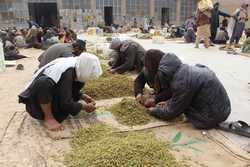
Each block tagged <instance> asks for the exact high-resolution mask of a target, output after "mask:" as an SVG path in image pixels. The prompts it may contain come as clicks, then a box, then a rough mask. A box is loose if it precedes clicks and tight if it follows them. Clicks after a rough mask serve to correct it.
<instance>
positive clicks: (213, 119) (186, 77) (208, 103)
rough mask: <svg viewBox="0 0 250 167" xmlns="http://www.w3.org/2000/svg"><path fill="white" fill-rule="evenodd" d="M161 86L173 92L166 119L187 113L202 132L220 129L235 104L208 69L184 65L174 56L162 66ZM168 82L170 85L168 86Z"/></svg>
mask: <svg viewBox="0 0 250 167" xmlns="http://www.w3.org/2000/svg"><path fill="white" fill-rule="evenodd" d="M159 74H160V75H161V76H162V78H163V79H162V80H161V85H162V86H166V85H169V86H168V87H169V88H170V89H171V91H172V92H173V96H172V98H171V99H170V100H169V102H168V105H167V107H166V108H165V109H164V111H158V112H157V111H156V113H155V115H156V116H157V115H164V116H163V119H167V120H169V119H173V118H175V117H177V116H178V115H180V114H182V113H184V114H185V115H186V117H187V118H188V120H189V121H190V122H191V123H192V124H193V125H194V126H195V127H196V128H199V129H209V128H214V127H216V126H217V125H218V124H219V123H221V122H223V121H225V120H226V119H227V117H228V116H229V114H230V112H231V104H230V100H229V97H228V95H227V93H226V90H225V88H224V87H223V85H222V84H221V82H220V81H219V79H218V78H217V77H216V75H215V73H214V72H212V71H211V70H210V69H209V68H208V67H205V66H203V65H196V66H189V65H186V64H182V62H181V61H180V60H179V59H178V57H177V56H175V55H174V54H168V55H167V56H165V57H163V58H162V60H161V63H160V66H159ZM164 83H166V84H164Z"/></svg>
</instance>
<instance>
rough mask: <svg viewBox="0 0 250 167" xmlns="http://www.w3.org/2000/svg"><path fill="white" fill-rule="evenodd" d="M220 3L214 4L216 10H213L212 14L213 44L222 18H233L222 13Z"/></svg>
mask: <svg viewBox="0 0 250 167" xmlns="http://www.w3.org/2000/svg"><path fill="white" fill-rule="evenodd" d="M219 7H220V3H219V2H216V3H215V4H214V8H213V9H212V11H211V13H212V16H211V38H210V39H211V42H213V43H214V40H215V37H216V35H217V30H218V28H219V26H220V16H224V17H231V16H230V15H229V14H227V13H224V12H222V11H221V10H219Z"/></svg>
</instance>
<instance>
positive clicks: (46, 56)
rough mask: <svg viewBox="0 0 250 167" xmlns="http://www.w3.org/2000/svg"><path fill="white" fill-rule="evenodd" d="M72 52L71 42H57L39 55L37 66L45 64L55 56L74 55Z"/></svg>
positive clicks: (55, 57)
mask: <svg viewBox="0 0 250 167" xmlns="http://www.w3.org/2000/svg"><path fill="white" fill-rule="evenodd" d="M72 52H73V47H72V45H71V44H64V43H59V44H55V45H52V46H51V47H49V48H48V49H47V50H46V51H45V52H43V53H42V54H41V55H40V56H39V58H38V61H39V62H40V64H39V68H41V67H43V66H45V65H46V64H48V63H50V62H51V61H53V60H55V59H57V58H61V57H71V56H74V55H73V54H72Z"/></svg>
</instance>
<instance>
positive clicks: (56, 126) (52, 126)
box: [44, 119, 63, 131]
mask: <svg viewBox="0 0 250 167" xmlns="http://www.w3.org/2000/svg"><path fill="white" fill-rule="evenodd" d="M44 125H45V126H46V128H47V129H48V130H51V131H62V130H63V127H62V125H61V124H60V123H58V122H57V121H56V120H55V119H48V120H44Z"/></svg>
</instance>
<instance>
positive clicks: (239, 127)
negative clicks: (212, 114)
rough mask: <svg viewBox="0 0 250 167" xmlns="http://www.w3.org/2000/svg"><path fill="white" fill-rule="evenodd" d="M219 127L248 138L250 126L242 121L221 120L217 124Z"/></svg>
mask: <svg viewBox="0 0 250 167" xmlns="http://www.w3.org/2000/svg"><path fill="white" fill-rule="evenodd" d="M219 129H220V130H223V131H227V132H231V133H234V134H237V135H240V136H245V137H249V138H250V126H249V125H248V124H247V123H246V122H243V121H237V122H223V123H221V124H220V125H219Z"/></svg>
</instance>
